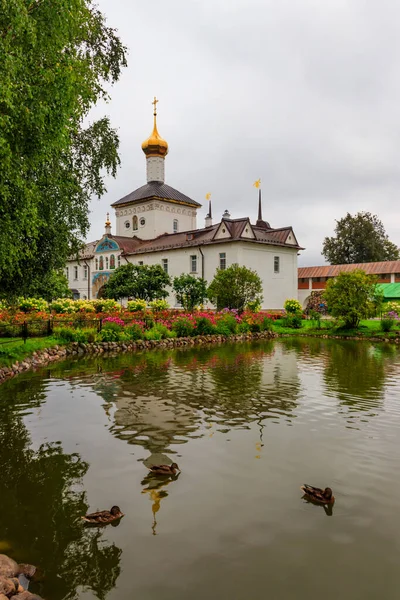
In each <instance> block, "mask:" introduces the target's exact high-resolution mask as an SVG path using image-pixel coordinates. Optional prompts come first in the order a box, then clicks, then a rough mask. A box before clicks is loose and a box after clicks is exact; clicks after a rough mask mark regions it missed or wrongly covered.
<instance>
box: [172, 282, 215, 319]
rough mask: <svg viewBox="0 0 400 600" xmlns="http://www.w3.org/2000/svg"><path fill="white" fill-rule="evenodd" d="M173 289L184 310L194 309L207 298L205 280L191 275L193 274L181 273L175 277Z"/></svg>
mask: <svg viewBox="0 0 400 600" xmlns="http://www.w3.org/2000/svg"><path fill="white" fill-rule="evenodd" d="M173 289H174V292H175V296H176V299H177V302H178V303H179V304H181V305H182V306H183V308H184V309H185V310H190V311H192V310H194V308H195V307H196V306H198V305H200V304H203V303H204V300H205V299H206V298H207V282H206V281H205V280H204V279H201V278H198V277H193V275H185V274H184V273H182V275H180V276H179V277H175V278H174V282H173Z"/></svg>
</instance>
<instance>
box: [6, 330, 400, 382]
mask: <svg viewBox="0 0 400 600" xmlns="http://www.w3.org/2000/svg"><path fill="white" fill-rule="evenodd" d="M297 337H303V338H314V339H321V340H326V339H331V340H353V341H363V342H386V343H392V344H399V343H400V337H396V338H379V337H362V336H355V335H354V336H343V335H329V334H323V335H317V334H312V333H300V332H299V333H296V332H295V331H294V332H293V333H277V332H275V331H264V332H262V333H246V334H233V335H230V336H228V337H225V336H222V335H198V336H195V337H181V338H169V339H166V340H151V341H146V340H138V341H136V342H94V343H85V344H83V343H78V342H72V343H71V344H68V345H66V346H53V348H44V350H39V351H37V352H33V354H32V356H29V357H26V358H24V360H22V361H21V362H19V361H17V362H16V363H15V364H13V365H12V366H11V367H2V368H0V385H1V384H2V383H3V382H4V381H6V380H7V379H10V378H11V377H15V375H18V374H19V373H25V372H26V371H30V370H35V369H38V368H41V367H45V366H46V365H48V364H50V363H53V362H56V361H58V360H65V359H66V358H68V357H69V356H82V355H84V354H91V355H93V354H104V353H105V352H114V353H115V352H135V351H136V350H151V349H153V348H162V349H171V348H180V347H183V346H201V345H207V344H221V343H226V342H245V341H252V340H259V339H276V338H297Z"/></svg>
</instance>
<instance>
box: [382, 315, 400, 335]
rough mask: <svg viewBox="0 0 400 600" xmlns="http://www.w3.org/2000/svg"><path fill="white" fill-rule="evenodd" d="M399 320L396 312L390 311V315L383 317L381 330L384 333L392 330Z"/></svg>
mask: <svg viewBox="0 0 400 600" xmlns="http://www.w3.org/2000/svg"><path fill="white" fill-rule="evenodd" d="M398 318H399V315H398V314H397V313H396V312H394V311H390V312H388V313H386V314H385V315H383V317H382V319H381V329H382V331H385V332H388V331H390V330H391V329H392V327H393V325H394V323H395V321H396V320H397V319H398Z"/></svg>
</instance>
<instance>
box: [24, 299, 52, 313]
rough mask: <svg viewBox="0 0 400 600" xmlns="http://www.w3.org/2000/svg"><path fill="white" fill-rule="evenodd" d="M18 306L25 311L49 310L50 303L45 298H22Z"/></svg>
mask: <svg viewBox="0 0 400 600" xmlns="http://www.w3.org/2000/svg"><path fill="white" fill-rule="evenodd" d="M18 308H19V310H22V312H24V313H30V312H39V311H47V310H48V308H49V305H48V303H47V302H46V300H43V298H20V299H19V301H18Z"/></svg>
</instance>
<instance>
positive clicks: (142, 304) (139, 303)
mask: <svg viewBox="0 0 400 600" xmlns="http://www.w3.org/2000/svg"><path fill="white" fill-rule="evenodd" d="M146 306H147V303H146V300H141V299H140V298H138V299H137V300H129V302H128V310H129V311H131V312H139V311H142V310H146Z"/></svg>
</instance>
